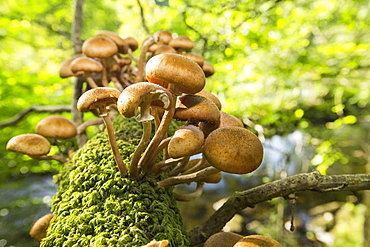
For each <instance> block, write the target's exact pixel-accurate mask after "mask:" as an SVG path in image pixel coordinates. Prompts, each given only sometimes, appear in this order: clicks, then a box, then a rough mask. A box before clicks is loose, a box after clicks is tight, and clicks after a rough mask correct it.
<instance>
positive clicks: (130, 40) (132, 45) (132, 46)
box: [124, 37, 139, 51]
mask: <svg viewBox="0 0 370 247" xmlns="http://www.w3.org/2000/svg"><path fill="white" fill-rule="evenodd" d="M124 40H125V41H126V42H127V44H128V46H129V47H130V49H131V51H136V49H137V48H139V42H137V40H136V39H135V38H133V37H127V38H124Z"/></svg>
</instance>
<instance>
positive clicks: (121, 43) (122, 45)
mask: <svg viewBox="0 0 370 247" xmlns="http://www.w3.org/2000/svg"><path fill="white" fill-rule="evenodd" d="M95 36H103V37H106V38H109V39H111V40H113V42H114V43H116V45H117V47H118V52H119V53H122V54H127V53H128V48H129V45H128V43H127V41H126V40H125V39H123V38H121V37H120V36H119V35H118V34H116V33H114V32H111V31H107V30H99V31H98V32H96V35H95Z"/></svg>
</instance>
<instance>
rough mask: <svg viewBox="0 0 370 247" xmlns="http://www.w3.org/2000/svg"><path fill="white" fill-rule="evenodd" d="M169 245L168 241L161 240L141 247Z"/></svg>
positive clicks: (165, 246) (164, 246) (163, 246)
mask: <svg viewBox="0 0 370 247" xmlns="http://www.w3.org/2000/svg"><path fill="white" fill-rule="evenodd" d="M168 244H169V242H168V240H166V239H165V240H161V241H156V240H152V241H150V243H148V244H146V245H143V246H141V247H167V246H168Z"/></svg>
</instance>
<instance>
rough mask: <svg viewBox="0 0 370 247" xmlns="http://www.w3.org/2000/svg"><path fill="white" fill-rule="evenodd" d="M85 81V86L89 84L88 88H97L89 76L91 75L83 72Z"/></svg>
mask: <svg viewBox="0 0 370 247" xmlns="http://www.w3.org/2000/svg"><path fill="white" fill-rule="evenodd" d="M85 80H86V82H87V84H89V86H90V87H91V88H96V87H98V85H97V84H96V82H95V81H94V79H93V78H92V76H91V73H90V72H85Z"/></svg>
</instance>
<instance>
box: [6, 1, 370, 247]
mask: <svg viewBox="0 0 370 247" xmlns="http://www.w3.org/2000/svg"><path fill="white" fill-rule="evenodd" d="M74 4H75V3H74V1H58V0H50V1H41V0H38V1H36V0H28V1H27V0H21V1H19V0H17V1H15V0H8V1H6V2H5V1H2V2H1V3H0V5H1V8H0V51H1V56H0V85H1V87H0V109H1V114H0V133H1V135H0V246H31V245H28V244H29V241H31V240H30V238H29V236H28V233H27V231H28V229H29V227H30V225H31V224H32V222H33V221H34V220H36V219H37V218H38V217H39V216H41V215H42V213H45V210H47V207H48V206H50V200H51V196H52V194H50V195H49V194H47V195H45V194H42V193H41V194H40V193H35V191H34V190H35V188H34V187H32V190H31V191H30V190H28V191H27V190H25V187H29V186H30V185H32V184H36V185H38V186H39V187H40V186H41V187H45V184H42V183H41V184H39V182H40V181H44V183H48V182H45V179H46V178H48V177H50V175H51V174H55V173H56V172H57V170H58V168H59V167H60V165H59V164H58V163H54V162H46V161H45V162H44V161H43V162H39V161H34V160H31V159H30V158H28V157H26V156H23V155H18V154H15V153H11V152H8V151H6V150H5V146H6V143H7V141H8V140H9V139H10V138H11V137H13V136H15V135H18V134H23V133H32V132H34V126H35V125H36V124H37V122H38V121H39V120H41V119H42V118H43V117H45V116H47V115H50V114H51V113H50V112H45V111H48V107H47V106H56V108H58V109H62V114H63V115H65V116H66V117H67V118H69V119H71V116H70V114H69V113H68V110H69V109H70V100H71V98H72V93H73V86H72V84H73V80H70V79H61V78H59V76H58V70H59V65H60V64H61V62H62V61H63V60H64V59H66V58H68V57H70V56H72V55H73V52H74V50H73V43H72V42H71V25H72V22H73V14H74V8H75V5H74ZM83 9H84V11H83V16H82V19H83V30H82V36H81V38H82V39H83V40H85V39H87V38H89V37H91V36H93V35H94V34H95V33H96V32H97V31H98V30H110V31H113V32H116V33H117V34H119V35H120V36H121V37H128V36H131V37H134V38H136V39H137V40H138V41H142V40H144V39H145V38H146V37H147V36H148V35H149V34H153V33H154V32H155V31H158V30H162V29H165V30H169V31H171V32H172V33H174V34H175V35H187V36H188V37H189V38H191V39H192V40H193V41H195V48H194V49H193V51H194V52H196V53H199V54H202V55H203V56H204V57H205V60H207V61H209V62H211V63H212V64H213V65H214V67H215V71H216V73H215V75H213V76H212V77H210V78H209V79H208V80H207V85H206V90H208V91H210V92H212V93H214V94H216V95H217V96H218V97H219V98H220V100H221V101H222V103H223V111H225V112H228V113H230V114H233V115H235V116H237V117H239V118H240V119H242V120H243V122H244V124H245V125H246V126H247V127H248V128H250V129H251V130H253V131H254V132H255V133H256V134H258V135H259V137H260V139H262V140H265V142H264V145H265V149H266V154H267V155H266V157H265V161H264V163H263V166H262V167H261V168H260V169H259V170H258V171H257V172H255V173H253V174H252V175H249V176H242V177H241V178H240V177H239V178H238V180H237V181H239V182H238V183H237V184H236V182H235V181H234V180H236V179H235V178H234V177H231V178H229V180H226V181H227V183H228V184H229V190H230V191H235V190H236V189H238V190H240V189H241V187H240V186H241V185H242V186H244V187H242V189H245V188H248V187H252V186H253V185H257V184H261V183H266V182H269V181H272V180H276V179H279V178H284V177H286V176H290V175H293V174H297V173H300V172H309V171H312V170H313V169H317V170H318V171H320V172H321V173H322V174H356V173H366V172H368V171H369V170H370V168H369V166H370V162H369V160H370V143H369V140H370V134H369V131H368V130H369V126H370V109H369V99H370V84H369V80H370V71H369V67H370V53H369V48H370V25H369V23H370V3H369V2H368V1H354V0H351V1H345V0H336V1H335V0H316V1H315V0H314V1H303V0H295V1H289V0H287V1H284V0H280V1H279V0H277V1H253V0H252V1H228V0H216V1H180V0H162V1H160V0H156V1H151V0H141V1H139V0H136V1H134V0H131V1H102V0H98V1H91V0H85V1H84V5H83ZM40 106H45V107H40ZM25 110H26V111H27V110H29V114H26V115H24V118H19V119H18V118H14V117H15V116H19V114H20V113H22V111H23V112H24V111H25ZM31 110H32V111H31ZM17 114H18V115H17ZM91 117H93V116H91ZM97 131H98V130H97V129H91V130H89V132H88V134H89V135H90V136H91V135H93V134H94V133H96V132H97ZM63 145H64V148H65V149H68V148H70V147H73V146H74V145H75V141H67V142H64V143H63ZM56 151H57V150H54V152H56ZM226 179H227V178H226ZM46 181H49V180H46ZM230 181H231V182H230ZM230 184H231V185H230ZM240 184H241V185H240ZM47 185H48V186H49V187H50V186H51V187H52V185H50V184H47ZM233 186H234V187H233ZM238 186H239V187H238ZM245 186H246V187H245ZM49 192H50V191H48V193H49ZM43 193H45V191H44V192H43ZM226 195H227V193H226ZM228 195H230V194H228ZM223 196H225V195H223ZM305 196H306V198H305ZM221 198H222V196H221V195H220V198H212V199H203V201H206V200H208V201H211V202H212V203H214V202H216V201H215V200H216V199H221ZM300 198H301V199H300ZM364 198H365V197H364V196H363V193H359V194H355V195H354V194H348V193H341V194H338V193H337V194H335V193H334V195H329V196H328V195H317V194H311V193H306V194H304V193H302V195H301V194H300V195H299V197H298V202H297V204H298V207H299V206H301V207H302V208H303V209H302V212H303V214H304V216H301V217H298V216H296V218H298V219H300V221H301V223H298V226H302V227H303V228H304V229H302V232H301V233H290V232H289V231H287V230H286V229H285V228H284V222H285V221H286V220H284V219H285V218H289V215H290V214H289V213H287V212H284V209H286V208H288V207H289V206H290V202H289V201H284V200H273V201H271V202H269V205H268V206H266V207H265V208H267V211H262V212H264V213H265V215H264V216H263V217H262V216H259V217H255V218H256V220H255V219H253V220H252V219H248V220H247V221H248V222H249V224H247V226H248V227H249V230H251V229H252V230H253V231H257V232H259V233H262V234H268V235H270V236H271V237H274V238H276V239H278V240H282V239H286V238H288V239H289V237H290V240H286V241H287V244H289V243H290V244H292V245H291V246H297V245H294V244H296V243H297V241H298V240H297V239H299V238H300V237H302V236H303V238H304V239H305V242H303V244H302V246H343V244H344V243H345V244H346V246H359V245H361V244H362V243H363V235H364V234H363V232H364V229H363V222H364V211H365V208H366V205H365V204H366V203H364ZM299 199H300V200H301V203H300V201H299ZM333 202H335V204H333ZM198 203H200V202H199V201H198ZM330 203H331V204H330ZM195 204H196V203H195ZM42 205H43V207H42V208H43V210H44V211H43V210H39V208H40V207H41V206H42ZM319 205H325V207H323V208H317V206H319ZM330 207H333V208H332V209H331V208H330ZM45 208H46V209H45ZM257 209H258V208H257ZM257 209H255V210H257ZM313 209H316V210H320V209H321V210H323V211H322V212H321V211H320V212H321V213H317V212H316V211H315V212H316V213H315V212H313V211H312V210H313ZM285 211H287V210H285ZM248 213H249V214H250V213H252V214H253V210H252V211H250V212H248ZM325 213H326V214H325ZM245 214H247V213H246V212H245ZM245 216H246V215H244V218H245ZM314 216H315V217H316V216H322V218H320V219H321V221H320V223H318V224H317V225H314V227H313V226H312V224H313V223H312V221H313V219H315V218H314ZM325 217H326V218H325ZM20 218H21V220H20ZM306 218H308V219H309V220H304V219H306ZM243 220H245V219H243ZM358 222H360V223H362V224H359V227H354V225H355V224H357V223H358ZM251 223H253V224H251ZM189 224H190V223H189ZM310 224H311V225H310ZM310 227H311V228H310ZM317 229H321V230H322V231H321V230H320V231H317ZM320 234H321V235H320ZM328 234H329V235H328ZM289 241H290V242H289ZM26 242H27V243H28V244H27V245H24V244H25V243H26ZM319 243H321V244H322V245H314V244H319ZM35 246H36V243H35ZM287 246H289V245H287Z"/></svg>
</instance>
